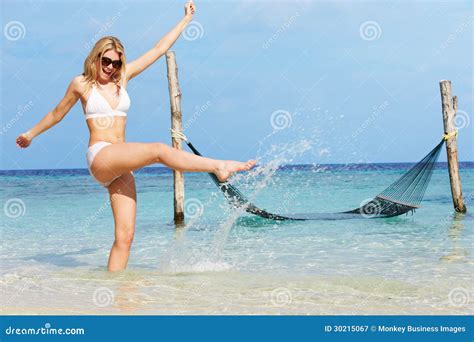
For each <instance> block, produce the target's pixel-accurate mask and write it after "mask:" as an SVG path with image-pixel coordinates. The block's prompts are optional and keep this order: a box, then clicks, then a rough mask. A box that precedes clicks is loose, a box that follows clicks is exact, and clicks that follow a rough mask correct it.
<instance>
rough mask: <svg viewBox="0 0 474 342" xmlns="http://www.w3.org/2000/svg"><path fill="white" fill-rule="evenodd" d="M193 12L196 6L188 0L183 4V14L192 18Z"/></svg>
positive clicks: (191, 0)
mask: <svg viewBox="0 0 474 342" xmlns="http://www.w3.org/2000/svg"><path fill="white" fill-rule="evenodd" d="M194 12H196V6H195V5H194V2H193V0H189V1H188V3H187V4H186V5H185V6H184V16H185V17H187V18H189V19H192V17H193V15H194Z"/></svg>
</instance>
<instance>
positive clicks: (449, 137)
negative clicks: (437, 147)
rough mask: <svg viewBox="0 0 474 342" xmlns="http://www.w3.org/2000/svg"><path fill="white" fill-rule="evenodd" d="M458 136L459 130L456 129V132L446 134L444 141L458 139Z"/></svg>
mask: <svg viewBox="0 0 474 342" xmlns="http://www.w3.org/2000/svg"><path fill="white" fill-rule="evenodd" d="M457 135H458V130H457V129H455V130H454V131H452V132H449V133H445V134H444V135H443V139H444V140H445V141H448V140H449V139H451V138H453V137H454V138H456V137H457Z"/></svg>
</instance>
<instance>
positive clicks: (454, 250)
mask: <svg viewBox="0 0 474 342" xmlns="http://www.w3.org/2000/svg"><path fill="white" fill-rule="evenodd" d="M465 216H466V215H465V214H460V213H457V212H455V213H454V214H453V215H452V220H451V223H450V225H449V229H448V235H447V236H448V238H449V239H450V243H451V246H452V247H451V250H450V251H449V252H448V253H447V254H446V255H443V256H442V257H441V260H442V261H447V262H456V261H457V262H465V261H466V256H468V255H469V251H468V249H467V248H465V247H464V246H462V244H460V237H461V234H462V232H463V230H464V222H463V221H464V219H465Z"/></svg>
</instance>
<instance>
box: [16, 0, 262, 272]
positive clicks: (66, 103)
mask: <svg viewBox="0 0 474 342" xmlns="http://www.w3.org/2000/svg"><path fill="white" fill-rule="evenodd" d="M194 12H195V6H194V4H193V2H192V0H191V1H189V2H188V3H187V4H186V6H185V16H184V18H183V19H182V20H181V21H180V22H179V23H178V24H177V25H176V26H175V27H174V28H173V29H172V30H171V31H170V32H168V33H167V34H166V35H165V36H163V38H162V39H161V40H160V41H159V42H158V43H157V44H156V45H155V47H153V48H152V49H151V50H149V51H148V52H146V53H145V54H144V55H142V56H141V57H139V58H138V59H136V60H134V61H132V62H130V63H126V62H125V52H124V48H123V46H122V44H121V43H120V41H119V40H118V39H117V38H115V37H104V38H102V39H100V40H99V41H98V42H97V43H96V44H95V46H94V48H93V49H92V51H91V52H90V53H89V56H88V57H87V58H86V60H85V62H84V73H83V74H82V75H80V76H77V77H75V78H74V79H73V80H72V82H71V83H70V85H69V87H68V89H67V91H66V95H65V96H64V98H63V99H62V100H61V101H60V102H59V104H58V105H57V106H56V108H54V109H53V110H52V111H51V112H49V113H48V114H46V115H45V117H44V118H43V119H42V120H41V121H40V122H39V123H38V124H37V125H36V126H35V127H33V128H32V129H30V130H29V131H27V132H26V133H23V134H21V135H19V136H18V137H17V139H16V143H17V145H18V146H19V147H21V148H26V147H28V146H29V145H30V144H31V142H32V140H33V139H34V138H35V137H37V136H38V135H39V134H41V133H43V132H45V131H46V130H48V129H50V128H51V127H53V126H54V125H56V124H57V123H58V122H60V121H61V120H62V119H63V118H64V116H65V115H66V114H67V113H68V112H69V111H70V109H71V108H72V107H73V106H74V104H75V103H76V102H77V101H78V100H81V104H82V108H83V110H84V114H85V120H86V123H87V126H88V128H89V132H90V139H89V148H88V150H87V155H86V156H87V163H88V168H89V172H90V173H91V175H92V177H93V178H94V179H95V180H96V181H97V182H98V183H99V184H101V185H103V186H104V187H106V188H107V189H108V191H109V196H110V203H111V207H112V213H113V216H114V222H115V241H114V243H113V246H112V250H111V251H110V255H109V261H108V269H109V271H119V270H123V269H125V268H126V266H127V262H128V257H129V254H130V247H131V244H132V240H133V235H134V231H135V218H136V191H135V179H134V175H133V172H132V171H133V170H137V169H140V168H142V167H144V166H147V165H150V164H154V163H162V164H164V165H166V166H168V167H170V168H172V169H175V170H178V171H188V172H213V173H215V174H216V176H217V177H218V178H219V179H220V180H221V181H225V180H226V179H227V178H228V177H230V176H231V175H232V174H233V173H234V172H237V171H244V170H249V169H251V168H252V167H253V166H254V165H255V161H253V160H249V161H247V162H246V163H241V162H236V161H230V160H227V161H224V160H214V159H209V158H203V157H199V156H196V155H194V154H191V153H187V152H185V151H181V150H178V149H174V148H172V147H169V146H167V145H165V144H162V143H126V142H125V123H126V117H127V110H128V109H129V106H130V98H129V97H128V94H127V91H126V90H125V89H126V87H127V83H128V81H129V80H131V79H132V78H134V77H135V76H137V75H138V74H140V73H141V72H142V71H144V70H145V69H146V68H148V67H149V66H150V65H151V64H153V63H154V62H155V61H156V60H157V59H158V58H160V57H161V56H162V55H163V54H164V53H165V52H166V51H167V50H168V49H169V48H170V47H171V46H172V45H173V43H174V42H175V41H176V39H178V37H179V36H180V34H181V32H182V31H183V30H184V28H185V27H186V25H187V24H188V23H189V22H190V21H191V20H192V17H193V14H194Z"/></svg>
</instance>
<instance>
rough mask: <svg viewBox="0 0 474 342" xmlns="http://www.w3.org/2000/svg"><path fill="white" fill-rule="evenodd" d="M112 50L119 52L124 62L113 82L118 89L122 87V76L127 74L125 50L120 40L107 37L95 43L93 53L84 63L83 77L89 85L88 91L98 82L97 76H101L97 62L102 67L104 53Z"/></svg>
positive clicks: (115, 74) (90, 53)
mask: <svg viewBox="0 0 474 342" xmlns="http://www.w3.org/2000/svg"><path fill="white" fill-rule="evenodd" d="M110 50H115V51H117V53H118V54H119V56H120V60H121V61H122V66H121V67H120V69H118V70H116V71H115V72H114V74H113V80H114V82H115V84H116V85H117V86H118V87H120V86H121V80H122V76H123V75H124V73H125V49H124V48H123V45H122V43H121V42H120V40H119V39H118V38H116V37H112V36H106V37H103V38H101V39H99V40H98V41H97V43H95V45H94V47H93V48H92V50H91V52H89V55H88V56H87V58H86V60H85V61H84V73H83V74H82V75H83V76H84V81H85V82H86V84H87V90H89V88H90V87H92V84H94V83H96V81H97V76H98V75H99V70H97V60H99V65H100V61H101V59H102V56H103V55H104V53H106V52H107V51H110ZM118 89H120V88H118ZM118 89H117V91H118Z"/></svg>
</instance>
